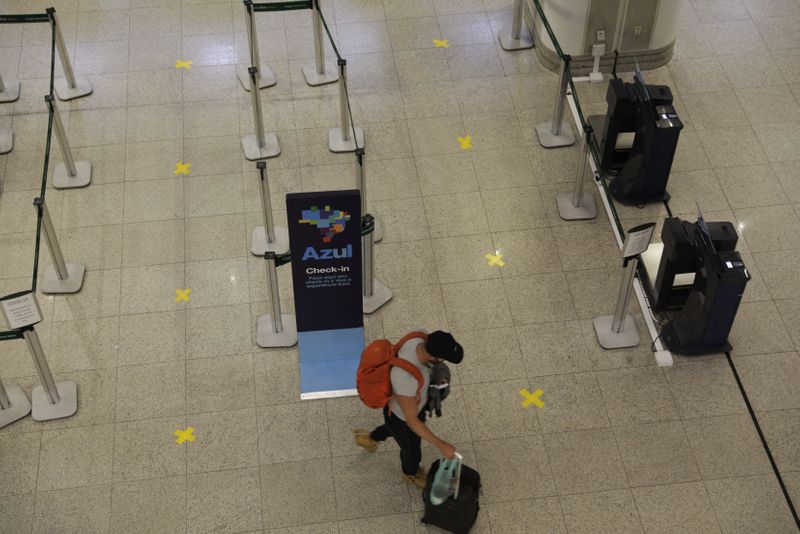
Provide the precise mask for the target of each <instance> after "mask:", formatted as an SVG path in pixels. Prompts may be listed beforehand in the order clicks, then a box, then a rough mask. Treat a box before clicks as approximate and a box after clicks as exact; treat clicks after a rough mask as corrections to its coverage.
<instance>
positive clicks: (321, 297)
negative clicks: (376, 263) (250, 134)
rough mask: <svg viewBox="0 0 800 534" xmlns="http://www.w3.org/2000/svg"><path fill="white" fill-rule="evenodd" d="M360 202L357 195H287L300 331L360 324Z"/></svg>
mask: <svg viewBox="0 0 800 534" xmlns="http://www.w3.org/2000/svg"><path fill="white" fill-rule="evenodd" d="M360 202H361V201H360V199H359V194H358V191H330V192H322V193H292V194H289V195H287V196H286V208H287V210H288V211H287V216H288V218H289V246H290V250H291V251H292V277H293V279H294V306H295V314H296V315H297V331H298V332H305V331H310V330H330V329H334V328H353V327H359V326H362V325H363V324H364V321H363V315H362V312H361V212H360Z"/></svg>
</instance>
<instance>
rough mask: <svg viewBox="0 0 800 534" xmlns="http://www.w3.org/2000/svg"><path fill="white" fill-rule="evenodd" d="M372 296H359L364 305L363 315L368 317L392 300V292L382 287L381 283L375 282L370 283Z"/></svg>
mask: <svg viewBox="0 0 800 534" xmlns="http://www.w3.org/2000/svg"><path fill="white" fill-rule="evenodd" d="M372 282H373V283H372V296H371V297H365V296H364V295H361V299H362V302H363V304H364V313H365V314H366V315H369V314H370V313H374V312H376V311H378V309H379V308H380V307H381V306H383V305H384V304H386V303H387V302H389V301H390V300H392V290H391V289H389V288H388V287H386V286H385V285H383V283H382V282H380V281H378V280H377V279H376V280H373V281H372Z"/></svg>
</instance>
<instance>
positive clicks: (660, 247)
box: [642, 216, 750, 355]
mask: <svg viewBox="0 0 800 534" xmlns="http://www.w3.org/2000/svg"><path fill="white" fill-rule="evenodd" d="M661 240H662V243H660V244H655V245H653V246H651V247H650V249H649V250H648V251H647V252H646V253H645V254H643V255H642V260H643V268H644V270H645V272H646V275H647V276H646V277H645V278H646V280H647V283H646V284H645V285H646V289H647V293H648V297H649V299H650V302H651V306H652V307H653V309H654V310H656V311H661V312H663V313H664V314H665V316H666V320H665V321H664V323H663V327H662V330H661V339H662V341H663V342H664V344H665V345H666V347H667V348H668V349H669V350H670V351H673V352H677V353H679V354H685V355H699V354H709V353H714V352H722V351H726V350H730V348H731V347H730V344H728V334H729V333H730V330H731V327H732V326H733V322H734V319H735V318H736V312H737V311H738V309H739V304H740V302H741V300H742V295H743V294H744V289H745V287H746V285H747V282H748V281H749V280H750V274H749V273H748V271H747V268H746V267H745V265H744V262H743V261H742V258H741V256H740V255H739V253H738V252H736V250H735V248H736V243H737V241H738V236H737V234H736V230H735V228H734V227H733V225H732V224H731V223H729V222H710V223H706V222H705V221H704V220H703V218H702V216H701V217H700V218H699V219H698V221H697V222H696V223H691V222H688V221H682V220H680V219H678V218H677V217H670V218H667V219H666V220H665V221H664V227H663V229H662V231H661Z"/></svg>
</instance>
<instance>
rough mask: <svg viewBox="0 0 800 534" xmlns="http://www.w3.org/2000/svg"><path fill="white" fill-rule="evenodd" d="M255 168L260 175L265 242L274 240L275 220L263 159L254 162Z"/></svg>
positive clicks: (265, 165)
mask: <svg viewBox="0 0 800 534" xmlns="http://www.w3.org/2000/svg"><path fill="white" fill-rule="evenodd" d="M256 168H258V172H259V174H260V175H261V204H262V205H263V207H264V231H265V232H266V235H267V243H274V242H275V222H274V221H273V219H272V197H271V196H270V193H269V181H268V179H267V164H266V162H264V161H259V162H257V163H256Z"/></svg>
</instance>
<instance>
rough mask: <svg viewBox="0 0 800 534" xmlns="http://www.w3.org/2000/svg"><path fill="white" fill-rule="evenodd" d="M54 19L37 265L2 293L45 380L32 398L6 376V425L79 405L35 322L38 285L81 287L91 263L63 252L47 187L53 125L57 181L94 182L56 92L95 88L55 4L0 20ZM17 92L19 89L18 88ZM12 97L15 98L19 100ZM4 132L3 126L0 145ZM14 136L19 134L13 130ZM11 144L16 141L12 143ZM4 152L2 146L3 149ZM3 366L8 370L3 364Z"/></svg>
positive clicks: (13, 325) (67, 94)
mask: <svg viewBox="0 0 800 534" xmlns="http://www.w3.org/2000/svg"><path fill="white" fill-rule="evenodd" d="M45 22H49V23H50V26H51V41H50V73H49V75H50V83H49V90H48V94H47V95H46V96H45V97H44V98H45V103H46V105H47V133H46V141H45V152H44V164H43V169H42V178H41V185H40V189H39V192H38V193H39V194H38V196H37V197H36V198H35V199H34V201H33V205H34V209H35V211H36V234H35V241H34V255H33V269H32V271H33V272H32V275H31V284H30V288H29V289H26V290H23V291H21V292H17V293H13V294H11V295H6V296H0V304H2V314H3V316H4V317H5V319H6V321H5V322H6V323H7V324H8V326H9V327H10V330H7V331H3V332H0V341H10V340H16V339H24V340H25V343H26V345H27V347H28V350H29V351H30V353H31V357H32V358H33V362H34V367H35V368H36V371H37V374H38V375H39V379H40V382H41V385H39V386H36V387H34V388H33V390H32V399H33V400H32V402H31V401H29V400H28V398H27V396H26V395H25V393H24V391H23V390H22V389H21V388H20V387H19V386H17V385H15V384H3V383H2V382H0V428H2V427H4V426H6V425H8V424H11V423H13V422H14V421H16V420H18V419H21V418H23V417H25V416H27V415H28V414H29V413H31V414H32V416H33V419H34V420H36V421H47V420H51V419H60V418H63V417H69V416H71V415H73V414H74V413H75V412H76V411H77V409H78V387H77V384H76V383H75V382H73V381H71V380H66V381H61V382H56V381H55V379H54V378H53V375H52V373H51V371H50V367H49V365H48V363H47V359H46V357H45V354H44V350H43V348H42V344H41V342H40V341H39V336H38V335H37V333H36V329H35V325H36V324H38V323H39V322H41V321H42V319H43V317H42V314H41V310H40V309H39V305H38V302H37V301H36V290H37V286H38V289H41V291H42V292H43V293H50V294H64V293H75V292H77V291H79V290H80V288H81V285H82V283H83V277H84V273H85V270H86V269H85V266H84V265H82V264H78V263H67V262H66V261H65V260H64V256H63V254H62V252H61V247H60V245H59V243H58V238H57V236H56V232H55V228H54V226H53V222H52V220H51V218H50V213H49V211H48V209H47V203H46V200H45V195H46V192H47V176H48V170H49V167H50V150H51V146H52V140H53V130H54V129H55V130H56V136H57V137H58V142H59V146H60V148H61V151H62V155H63V158H64V163H61V164H59V165H58V166H56V168H55V169H54V173H53V174H54V183H53V185H54V187H59V188H63V187H84V186H86V185H88V184H89V180H90V175H91V165H90V164H89V162H86V161H75V159H74V158H73V156H72V151H71V149H70V146H69V141H68V139H67V135H66V131H65V129H64V126H63V123H62V121H61V116H60V115H59V113H58V107H57V106H56V99H55V95H58V97H59V98H60V99H62V100H71V99H73V98H78V97H80V96H85V95H87V94H89V93H91V92H92V90H91V85H90V84H89V83H88V80H86V79H85V78H81V77H80V76H76V75H75V73H74V71H73V69H72V63H71V62H70V60H69V55H68V53H67V48H66V46H65V44H64V40H63V37H62V35H61V29H60V26H59V24H58V21H57V19H56V13H55V9H54V8H49V9H47V12H46V13H42V14H23V15H0V24H38V23H45ZM57 53H58V55H59V58H60V60H61V63H62V67H63V70H64V73H65V78H64V79H56V78H55V58H56V54H57ZM19 91H20V83H19V80H12V79H10V78H5V79H3V78H0V102H8V101H9V100H8V99H9V98H10V97H12V96H13V97H14V98H13V100H16V98H18V97H19ZM12 93H16V94H12ZM13 100H10V101H13ZM4 139H5V137H4V133H3V132H2V131H0V148H3V147H2V143H3V140H4ZM8 140H9V141H11V140H13V137H12V134H11V132H8ZM8 150H11V147H10V146H9V147H8ZM0 152H2V150H0ZM43 236H44V239H45V242H46V243H47V246H48V249H49V251H50V255H51V258H52V261H53V264H52V265H49V266H46V267H45V271H44V274H43V276H42V281H41V284H39V254H40V252H41V241H42V237H43ZM0 371H2V370H1V369H0Z"/></svg>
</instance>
